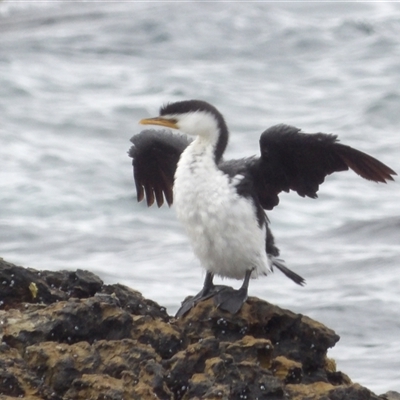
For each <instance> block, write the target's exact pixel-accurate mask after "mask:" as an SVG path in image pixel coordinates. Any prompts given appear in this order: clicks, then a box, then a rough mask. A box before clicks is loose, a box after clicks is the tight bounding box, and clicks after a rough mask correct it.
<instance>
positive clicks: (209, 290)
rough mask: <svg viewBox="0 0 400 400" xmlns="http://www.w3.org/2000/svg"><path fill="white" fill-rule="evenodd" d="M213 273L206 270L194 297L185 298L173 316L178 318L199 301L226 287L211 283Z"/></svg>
mask: <svg viewBox="0 0 400 400" xmlns="http://www.w3.org/2000/svg"><path fill="white" fill-rule="evenodd" d="M213 279H214V274H213V273H211V272H209V271H207V273H206V278H205V279H204V284H203V289H201V290H200V292H199V293H197V294H196V296H194V297H190V298H188V299H185V300H184V301H183V303H182V306H181V308H180V309H179V310H178V312H177V313H176V315H175V317H177V318H179V317H182V316H183V315H185V314H186V313H187V312H188V311H189V310H191V309H192V308H193V307H194V306H195V305H196V304H197V303H200V301H203V300H206V299H209V298H210V297H212V296H214V295H215V294H217V293H218V292H219V291H220V290H222V289H225V288H227V286H222V285H214V283H213Z"/></svg>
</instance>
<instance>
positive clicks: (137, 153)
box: [128, 129, 190, 207]
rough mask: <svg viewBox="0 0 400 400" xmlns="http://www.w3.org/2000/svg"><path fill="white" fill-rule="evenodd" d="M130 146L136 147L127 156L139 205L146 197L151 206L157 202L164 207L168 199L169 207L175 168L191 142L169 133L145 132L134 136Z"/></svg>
mask: <svg viewBox="0 0 400 400" xmlns="http://www.w3.org/2000/svg"><path fill="white" fill-rule="evenodd" d="M131 142H132V143H133V146H132V147H131V148H130V150H129V153H128V154H129V156H130V157H132V159H133V160H132V165H133V177H134V179H135V184H136V193H137V199H138V201H142V200H143V199H144V197H145V196H146V201H147V205H148V206H151V205H152V204H153V203H154V200H156V202H157V205H158V207H161V206H162V205H163V203H164V197H165V200H166V201H167V203H168V205H169V206H170V205H171V204H172V202H173V185H174V175H175V171H176V166H177V164H178V161H179V158H180V156H181V154H182V152H183V150H185V148H186V147H187V146H188V145H189V143H190V140H189V139H188V138H187V137H186V136H183V135H180V134H176V133H172V131H170V130H167V129H163V130H155V129H146V130H143V131H142V132H140V133H139V134H137V135H135V136H133V137H132V139H131Z"/></svg>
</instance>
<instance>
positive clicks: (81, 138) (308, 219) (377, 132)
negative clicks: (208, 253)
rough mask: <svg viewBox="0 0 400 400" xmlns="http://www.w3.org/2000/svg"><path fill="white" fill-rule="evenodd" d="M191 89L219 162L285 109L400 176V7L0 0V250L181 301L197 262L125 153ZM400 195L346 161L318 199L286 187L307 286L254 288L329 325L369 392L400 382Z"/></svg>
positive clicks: (283, 229)
mask: <svg viewBox="0 0 400 400" xmlns="http://www.w3.org/2000/svg"><path fill="white" fill-rule="evenodd" d="M190 98H200V99H203V100H207V101H209V102H211V103H212V104H214V105H215V106H216V107H218V108H219V109H220V111H221V112H222V113H223V114H224V116H225V118H226V120H227V123H228V125H229V127H230V130H231V140H230V146H229V148H228V151H227V153H226V156H227V157H242V156H246V155H251V154H257V153H258V138H259V135H260V133H261V132H262V131H263V130H264V129H266V128H267V127H269V126H271V125H273V124H276V123H281V122H284V123H288V124H292V125H295V126H298V127H300V128H302V129H303V130H304V131H306V132H318V131H322V132H326V133H335V134H338V135H339V136H340V139H341V140H342V142H343V143H346V144H349V145H352V146H354V147H356V148H358V149H360V150H362V151H365V152H367V153H370V154H371V155H373V156H375V157H377V158H379V159H380V160H382V161H383V162H385V163H386V164H388V165H389V166H391V167H392V168H393V169H395V170H396V171H397V172H400V161H399V160H400V159H399V155H400V136H399V134H400V4H399V3H384V2H376V3H360V2H358V3H344V2H328V3H326V2H324V3H317V2H287V3H285V2H281V3H278V2H202V3H200V2H187V3H182V2H111V1H110V2H62V1H61V2H60V1H59V2H57V1H54V2H50V1H49V2H39V1H25V2H23V1H3V2H2V3H0V121H1V122H0V140H1V141H0V143H1V144H0V160H1V161H0V256H1V257H3V258H4V259H6V260H8V261H11V262H14V263H16V264H19V265H23V266H26V267H33V268H37V269H76V268H83V269H89V270H91V271H93V272H95V273H98V274H99V275H100V276H101V277H102V278H103V279H104V280H105V281H106V282H108V283H111V282H113V283H115V282H121V283H123V284H126V285H129V286H131V287H133V288H136V289H138V290H140V291H141V292H142V293H143V294H144V296H146V297H149V298H152V299H154V300H156V301H158V302H159V303H160V304H162V305H165V306H166V307H168V310H169V311H170V312H171V313H174V312H175V311H176V310H177V308H178V306H179V304H180V302H181V301H182V300H183V298H184V297H185V296H187V295H190V294H194V293H196V292H197V291H198V290H199V289H200V287H201V285H202V280H203V273H202V270H201V268H200V266H199V263H198V261H197V260H196V259H195V257H194V256H193V254H192V252H191V250H190V247H189V244H188V241H187V239H186V237H185V235H184V234H183V231H182V229H181V228H180V226H179V224H178V223H177V221H176V219H175V214H174V210H173V208H172V209H168V208H165V207H164V208H162V209H157V208H155V207H153V208H151V209H147V208H146V206H145V205H144V204H138V203H137V202H136V197H135V196H136V195H135V191H134V185H133V180H132V170H131V161H130V159H129V158H128V156H127V150H128V149H129V147H130V143H129V139H130V137H131V136H132V135H133V134H135V133H138V132H139V131H140V130H141V129H142V128H141V127H140V126H139V125H138V124H137V121H138V120H139V119H141V118H143V117H148V116H155V115H156V114H157V112H158V108H159V106H160V105H161V104H163V103H165V102H170V101H176V100H183V99H190ZM399 199H400V185H399V183H398V182H395V183H389V184H388V185H384V184H379V185H378V184H373V183H371V182H366V181H363V180H361V179H360V178H359V177H357V176H356V175H355V174H354V173H351V172H347V173H340V174H336V175H333V176H331V177H329V178H328V179H327V181H326V183H325V184H324V185H323V186H322V188H321V191H320V195H319V199H318V200H311V199H302V198H300V197H298V196H297V195H295V194H288V195H286V194H285V195H282V196H281V203H280V205H279V207H277V208H276V209H274V210H273V211H272V212H270V213H269V218H270V220H271V223H272V229H273V232H274V234H275V237H276V240H277V243H278V245H279V247H280V249H281V253H282V257H283V258H284V259H285V260H286V262H287V263H288V265H289V266H290V268H292V269H293V270H294V271H296V272H298V273H299V274H301V275H302V276H304V277H305V278H306V279H307V285H306V286H305V287H302V288H301V287H298V286H296V285H294V284H293V283H292V282H291V281H289V280H288V279H286V278H285V277H284V276H283V275H282V274H279V272H277V273H275V274H273V275H271V276H268V277H267V278H265V279H260V280H257V281H254V282H251V286H250V295H254V296H258V297H260V298H263V299H266V300H268V301H270V302H273V303H276V304H278V305H280V306H282V307H285V308H289V309H291V310H294V311H296V312H300V313H303V314H306V315H309V316H310V317H312V318H316V319H317V320H319V321H321V322H323V323H324V324H326V325H327V326H329V327H330V328H332V329H334V330H335V331H336V332H337V333H338V334H339V335H340V336H341V340H340V341H339V343H338V344H337V345H336V347H335V348H334V349H333V350H331V351H330V353H329V354H330V356H331V357H334V358H335V359H336V362H337V364H338V368H339V369H340V370H342V371H343V372H345V373H347V374H348V375H350V377H351V378H352V379H353V380H354V381H356V382H359V383H361V384H363V385H365V386H367V387H368V388H370V389H371V390H373V391H375V392H377V393H381V392H385V391H387V390H389V389H392V390H398V391H400V294H399V291H400V290H399V288H400V265H399V264H400V205H399ZM225 283H227V284H231V285H234V286H237V285H239V282H236V281H225Z"/></svg>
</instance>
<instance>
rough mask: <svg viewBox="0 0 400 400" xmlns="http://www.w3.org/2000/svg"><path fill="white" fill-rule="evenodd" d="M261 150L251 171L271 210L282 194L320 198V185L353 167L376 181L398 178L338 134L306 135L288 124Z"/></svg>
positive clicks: (271, 133) (268, 135)
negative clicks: (342, 142)
mask: <svg viewBox="0 0 400 400" xmlns="http://www.w3.org/2000/svg"><path fill="white" fill-rule="evenodd" d="M260 149H261V157H260V158H259V159H257V160H256V161H255V162H254V163H252V165H251V167H250V169H251V174H252V175H253V178H254V179H255V182H256V186H257V195H258V198H259V201H260V203H261V205H262V207H263V208H264V209H267V210H271V209H273V208H274V207H275V206H276V205H277V204H278V203H279V198H278V195H279V193H280V192H282V191H285V192H289V190H294V191H296V192H297V193H298V194H299V195H300V196H302V197H305V196H307V197H311V198H316V197H317V192H318V189H319V185H320V184H321V183H323V182H324V179H325V177H326V176H327V175H329V174H332V173H333V172H338V171H346V170H348V169H349V168H350V169H352V170H353V171H354V172H356V173H357V174H358V175H360V176H361V177H363V178H365V179H368V180H371V181H374V182H386V181H388V180H393V177H392V175H396V173H395V172H394V171H393V170H392V169H390V168H389V167H388V166H386V165H385V164H383V163H382V162H380V161H378V160H377V159H376V158H373V157H371V156H369V155H368V154H365V153H363V152H361V151H359V150H356V149H353V148H352V147H350V146H346V145H343V144H341V143H339V142H338V140H337V136H335V135H331V134H324V133H315V134H305V133H302V132H300V129H298V128H295V127H292V126H288V125H276V126H273V127H271V128H269V129H267V130H266V131H265V132H264V133H263V134H262V135H261V138H260Z"/></svg>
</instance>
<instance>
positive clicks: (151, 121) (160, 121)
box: [139, 117, 179, 129]
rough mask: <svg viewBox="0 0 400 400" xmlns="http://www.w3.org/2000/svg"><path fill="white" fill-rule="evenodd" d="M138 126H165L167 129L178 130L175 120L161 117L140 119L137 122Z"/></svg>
mask: <svg viewBox="0 0 400 400" xmlns="http://www.w3.org/2000/svg"><path fill="white" fill-rule="evenodd" d="M139 124H142V125H160V126H166V127H167V128H172V129H179V128H178V126H177V124H176V120H174V119H167V118H163V117H155V118H145V119H141V120H140V121H139Z"/></svg>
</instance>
